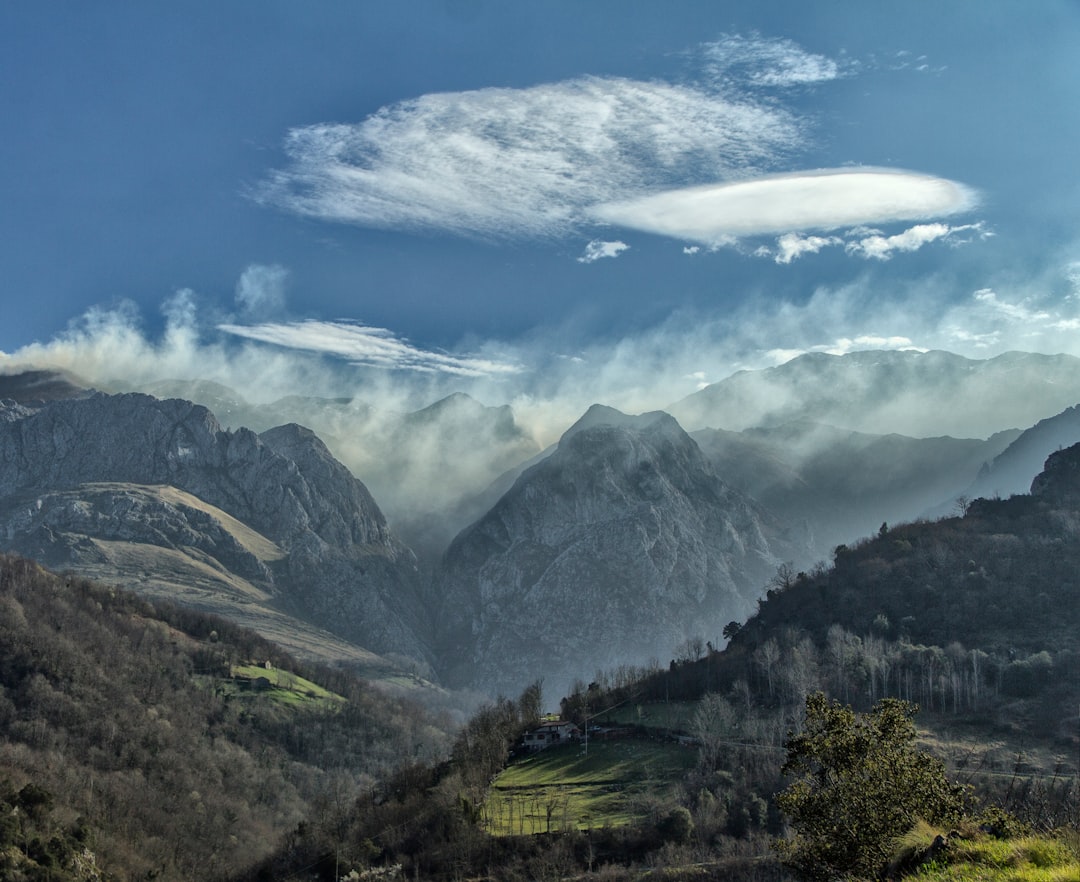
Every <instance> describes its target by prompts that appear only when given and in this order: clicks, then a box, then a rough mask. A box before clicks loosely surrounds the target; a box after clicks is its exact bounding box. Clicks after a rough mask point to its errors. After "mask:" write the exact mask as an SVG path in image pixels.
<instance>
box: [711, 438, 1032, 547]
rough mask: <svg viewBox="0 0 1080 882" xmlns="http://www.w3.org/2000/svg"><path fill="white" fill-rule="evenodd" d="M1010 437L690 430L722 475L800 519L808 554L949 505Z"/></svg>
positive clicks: (789, 518) (784, 515)
mask: <svg viewBox="0 0 1080 882" xmlns="http://www.w3.org/2000/svg"><path fill="white" fill-rule="evenodd" d="M1018 434H1019V432H1017V431H1015V430H1014V431H1010V432H999V433H997V434H996V435H993V436H991V437H990V438H988V439H986V440H985V441H982V440H978V439H970V438H948V437H942V438H908V437H905V436H902V435H895V434H894V435H870V434H866V433H862V432H852V431H849V430H845V429H836V428H833V427H831V426H824V425H821V424H818V423H788V424H785V425H783V426H776V427H767V428H755V429H747V430H745V431H743V432H728V431H724V430H722V429H700V430H698V431H696V432H694V433H692V435H691V437H693V439H694V440H695V441H696V442H697V443H698V445H699V446H700V447H701V449H702V451H703V452H704V453H705V455H706V456H707V457H708V458H709V461H710V462H711V463H712V465H713V468H714V469H715V470H716V473H717V474H718V475H720V476H721V477H722V478H723V479H724V480H725V481H727V482H728V483H729V484H731V485H732V486H733V487H735V488H737V489H739V490H741V491H742V492H744V493H747V494H748V495H750V496H752V497H753V498H754V499H756V500H757V501H758V502H760V503H761V504H762V505H764V506H765V507H766V508H767V509H769V510H770V511H772V512H775V513H776V515H777V517H779V518H780V519H782V520H783V521H785V522H787V523H791V524H793V525H795V524H805V525H806V530H807V531H808V535H809V536H810V538H811V541H812V544H813V548H812V558H811V559H812V560H816V559H818V558H821V557H827V556H829V555H830V554H831V552H832V549H833V547H834V546H836V545H837V544H838V543H841V542H849V541H851V540H852V539H855V538H857V537H859V536H866V535H868V534H870V533H873V532H875V531H876V530H877V529H878V527H879V525H880V524H881V523H882V522H883V521H889V522H890V523H895V522H897V521H906V520H913V519H915V518H917V517H919V516H921V515H923V513H924V512H926V511H927V510H928V509H930V508H932V507H934V506H936V505H938V504H939V503H940V502H941V501H942V500H950V504H949V508H952V503H951V500H953V499H955V498H956V497H957V496H958V495H960V494H962V493H964V491H965V488H966V487H967V486H968V482H969V481H970V480H971V477H972V476H973V475H975V474H977V472H978V470H979V468H980V466H982V465H983V464H984V463H985V462H987V461H988V460H990V459H992V458H993V457H994V456H996V455H997V454H999V453H1000V452H1001V451H1002V450H1004V449H1005V447H1006V446H1007V445H1008V444H1009V442H1010V441H1012V440H1013V439H1014V438H1016V437H1017V435H1018ZM1029 482H1030V476H1029ZM805 562H807V561H802V562H799V561H797V563H798V564H799V565H800V566H801V565H803V563H805Z"/></svg>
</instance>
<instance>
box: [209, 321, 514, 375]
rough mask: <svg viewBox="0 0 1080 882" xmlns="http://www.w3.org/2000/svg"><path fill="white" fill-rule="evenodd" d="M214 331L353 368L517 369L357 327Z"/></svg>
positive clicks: (318, 324) (303, 324)
mask: <svg viewBox="0 0 1080 882" xmlns="http://www.w3.org/2000/svg"><path fill="white" fill-rule="evenodd" d="M218 330H221V331H224V332H225V333H227V334H233V335H235V336H237V337H243V338H245V339H247V340H257V341H259V342H260V343H270V344H272V345H275V346H281V347H284V348H286V349H299V350H304V351H306V352H316V353H319V354H322V355H332V356H335V357H337V358H342V359H345V360H346V361H348V362H350V363H351V364H355V365H364V366H368V367H377V368H389V369H397V370H410V371H421V372H425V373H444V374H451V375H454V376H460V377H484V376H490V375H493V374H514V373H518V372H520V370H521V368H520V366H518V365H516V364H512V363H509V362H503V361H497V360H493V359H489V358H484V357H481V356H468V355H464V356H463V355H452V354H450V353H444V352H434V351H432V350H426V349H419V348H417V347H415V346H413V345H412V344H411V343H409V342H408V341H407V340H403V339H402V338H400V337H397V336H395V335H394V334H393V333H392V332H391V331H388V330H386V329H385V328H373V327H369V326H367V325H362V324H359V323H355V322H342V321H338V322H325V321H315V320H307V321H300V322H289V323H272V322H267V323H263V324H257V325H237V324H220V325H218Z"/></svg>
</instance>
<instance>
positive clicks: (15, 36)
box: [0, 0, 1080, 423]
mask: <svg viewBox="0 0 1080 882" xmlns="http://www.w3.org/2000/svg"><path fill="white" fill-rule="evenodd" d="M1078 48H1080V4H1077V3H1076V2H1074V0H1063V2H1056V0H1040V2H1037V3H993V4H990V3H985V2H981V0H980V2H962V0H961V2H950V3H938V2H923V0H912V2H908V3H897V4H878V3H865V2H839V0H832V2H830V0H823V2H819V3H812V4H809V3H805V2H790V3H788V2H783V3H781V2H760V3H752V4H751V3H745V2H738V3H732V2H723V0H709V2H689V0H685V2H680V0H670V2H665V3H663V4H661V3H645V2H633V0H617V2H616V0H612V2H608V0H595V2H587V3H583V2H580V0H576V2H535V3H529V4H525V3H507V2H503V0H442V2H437V0H430V2H423V0H417V2H398V3H388V2H387V3H382V2H314V3H284V2H274V0H230V2H228V3H211V2H179V3H171V4H164V3H138V2H132V0H123V2H121V0H100V2H96V3H93V4H83V3H71V2H48V0H46V2H39V0H35V2H29V0H10V2H6V3H4V4H2V5H0V119H2V120H3V137H2V138H0V269H2V273H3V276H2V278H0V285H2V292H3V293H2V304H3V321H2V322H0V353H2V354H0V369H15V368H17V367H21V366H26V365H28V364H35V365H45V364H48V365H54V366H59V367H64V368H67V369H69V370H73V371H75V372H76V373H78V374H80V375H81V376H83V377H85V378H87V379H88V380H90V381H92V382H98V383H105V382H106V381H109V380H114V381H115V380H118V379H123V380H126V381H127V382H129V383H130V384H133V385H135V384H138V383H141V382H150V381H152V380H155V379H163V378H173V377H175V378H183V379H194V378H205V379H214V380H217V381H219V382H224V383H226V384H228V385H231V386H233V387H234V388H236V389H237V391H239V392H240V393H241V394H243V395H244V396H246V397H248V398H249V399H250V400H260V399H266V398H271V397H273V396H276V395H282V394H290V393H297V392H302V393H304V394H314V395H342V394H344V395H356V396H358V397H360V398H364V399H365V400H368V399H370V400H378V401H380V402H386V403H387V406H397V407H402V408H404V407H409V406H422V405H423V404H425V403H428V402H429V401H431V400H434V399H435V398H436V397H438V396H439V395H442V394H448V393H449V392H452V391H457V390H461V391H466V392H469V393H470V394H473V395H474V396H475V397H478V398H479V399H480V400H482V401H484V402H485V403H488V404H502V403H511V404H513V405H514V406H515V409H516V410H517V411H519V412H529V413H532V414H533V415H534V416H535V417H536V418H537V419H540V418H541V417H542V416H543V415H545V414H546V415H547V416H548V417H550V418H552V419H555V420H556V422H557V421H559V420H562V421H563V422H564V423H565V422H566V421H568V420H570V419H572V418H573V416H574V415H575V414H580V413H581V412H582V411H583V410H584V408H585V407H587V406H588V404H590V403H592V402H594V401H602V402H604V403H606V404H610V405H612V406H616V407H620V408H622V409H624V410H628V411H635V412H636V411H641V410H646V409H650V408H655V407H662V406H663V405H665V404H666V403H669V402H672V401H675V400H678V399H680V398H682V397H684V396H685V395H687V394H690V393H691V392H693V391H695V390H696V389H698V388H701V387H702V386H703V385H705V384H707V383H711V382H715V381H718V380H720V379H722V378H723V377H725V376H727V375H729V374H731V373H732V372H733V371H735V370H739V369H743V368H761V367H767V366H771V365H775V364H780V363H783V362H784V361H786V360H787V359H790V358H792V357H794V356H796V355H798V354H800V353H803V352H809V351H823V352H832V353H837V354H842V353H844V352H848V351H852V350H855V349H867V348H890V349H899V348H914V349H947V350H950V351H953V352H957V353H960V354H963V355H967V356H970V357H975V358H984V357H989V356H993V355H995V354H998V353H1000V352H1004V351H1007V350H1012V349H1019V350H1026V351H1035V352H1046V353H1057V352H1066V353H1071V354H1073V355H1080V173H1078V171H1080V166H1078V163H1077V148H1076V145H1077V144H1078V143H1080V51H1078Z"/></svg>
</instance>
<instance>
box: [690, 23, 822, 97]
mask: <svg viewBox="0 0 1080 882" xmlns="http://www.w3.org/2000/svg"><path fill="white" fill-rule="evenodd" d="M702 52H703V55H704V57H705V69H706V71H707V72H708V74H709V75H710V76H711V77H712V78H713V79H715V80H719V81H722V82H730V81H732V80H736V81H738V82H746V83H749V84H750V85H751V86H759V87H761V86H764V87H772V88H776V87H780V88H787V87H791V86H807V85H813V84H815V83H825V82H828V81H830V80H835V79H837V78H839V77H840V76H842V71H841V69H840V66H839V65H838V64H837V63H836V62H835V61H834V60H833V59H831V58H827V57H826V56H824V55H817V54H814V53H812V52H807V51H806V50H805V49H803V48H802V47H801V46H799V45H798V44H797V43H793V42H792V41H791V40H784V39H763V38H761V37H756V36H755V37H751V38H748V37H743V36H739V35H729V36H724V37H722V38H721V39H720V40H717V41H716V42H714V43H706V44H705V45H704V46H703V47H702Z"/></svg>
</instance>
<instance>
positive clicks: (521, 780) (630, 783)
mask: <svg viewBox="0 0 1080 882" xmlns="http://www.w3.org/2000/svg"><path fill="white" fill-rule="evenodd" d="M696 761H697V752H696V751H693V750H687V749H686V748H683V747H678V746H676V745H672V744H661V743H657V742H652V741H646V740H641V739H636V738H626V739H621V740H617V741H597V742H591V743H590V744H589V752H588V755H586V754H585V752H584V748H583V746H582V745H580V744H571V745H565V746H561V747H552V748H549V749H547V750H544V751H540V752H539V753H536V754H533V755H532V756H530V757H528V758H526V759H524V760H521V761H519V762H516V763H514V764H512V765H510V766H509V767H507V768H506V769H505V770H504V771H503V772H502V774H500V775H499V776H498V778H496V779H495V782H494V784H493V786H492V788H491V790H490V791H489V794H488V799H487V802H486V803H485V805H484V817H485V820H486V822H487V825H488V829H489V830H490V831H491V832H492V833H494V834H496V835H508V834H531V833H546V832H549V831H554V830H566V829H573V828H577V829H587V828H589V827H603V826H610V827H617V826H623V825H625V824H629V823H632V822H634V821H637V820H640V819H642V818H643V817H646V816H647V815H648V812H649V807H650V805H651V804H652V803H653V802H654V801H655V800H656V799H657V798H659V797H662V796H664V795H665V794H666V793H667V792H668V791H669V790H670V789H671V788H672V787H673V786H675V785H676V783H677V782H678V781H679V780H680V779H681V778H682V777H683V776H684V775H685V774H686V772H687V770H688V769H689V768H691V767H692V766H693V765H694V763H695V762H696Z"/></svg>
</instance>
